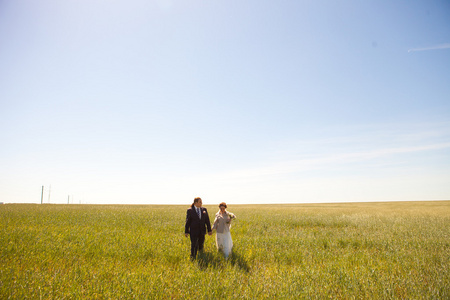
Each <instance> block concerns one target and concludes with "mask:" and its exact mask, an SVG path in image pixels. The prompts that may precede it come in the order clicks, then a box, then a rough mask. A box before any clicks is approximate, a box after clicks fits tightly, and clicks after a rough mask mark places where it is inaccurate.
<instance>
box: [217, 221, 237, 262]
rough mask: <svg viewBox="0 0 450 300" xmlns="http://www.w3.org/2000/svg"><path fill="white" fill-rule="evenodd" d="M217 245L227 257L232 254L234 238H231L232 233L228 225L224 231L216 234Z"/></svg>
mask: <svg viewBox="0 0 450 300" xmlns="http://www.w3.org/2000/svg"><path fill="white" fill-rule="evenodd" d="M216 246H217V249H219V250H220V251H222V252H223V255H224V256H225V257H228V256H229V255H230V253H231V249H232V248H233V240H232V239H231V233H230V229H229V228H228V227H225V230H224V232H223V233H217V234H216Z"/></svg>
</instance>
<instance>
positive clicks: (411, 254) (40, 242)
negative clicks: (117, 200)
mask: <svg viewBox="0 0 450 300" xmlns="http://www.w3.org/2000/svg"><path fill="white" fill-rule="evenodd" d="M206 207H207V208H208V211H209V214H210V217H211V218H213V215H214V213H215V212H216V209H217V207H216V206H206ZM186 208H187V207H186V206H125V205H123V206H121V205H111V206H94V205H26V204H20V205H13V204H6V205H2V206H0V245H1V248H0V298H1V299H24V298H28V299H64V298H69V299H76V298H84V299H131V298H135V299H184V298H195V299H216V298H225V299H235V298H241V299H301V298H315V299H316V298H344V299H353V298H358V299H365V298H384V299H394V298H402V299H407V298H416V299H417V298H426V299H446V298H447V299H448V298H450V270H449V267H450V201H439V202H392V203H358V204H316V205H312V204H296V205H235V206H232V205H230V208H229V209H230V210H231V211H232V212H234V213H235V214H236V215H237V216H238V219H237V220H236V222H234V224H233V227H232V229H231V231H232V236H233V241H234V249H233V254H232V256H231V257H230V258H229V259H228V260H226V259H224V258H223V257H222V255H221V254H220V253H218V252H217V251H216V249H215V245H214V236H212V237H209V236H207V237H206V242H205V251H204V253H202V254H200V255H199V257H198V259H197V260H196V261H194V262H192V261H190V259H189V253H190V241H189V239H188V238H185V237H184V234H183V230H184V220H185V211H186Z"/></svg>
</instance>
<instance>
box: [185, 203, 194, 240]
mask: <svg viewBox="0 0 450 300" xmlns="http://www.w3.org/2000/svg"><path fill="white" fill-rule="evenodd" d="M191 220H192V219H191V214H190V213H189V209H188V210H187V211H186V223H185V225H184V234H185V235H186V236H187V235H188V234H189V229H190V227H191Z"/></svg>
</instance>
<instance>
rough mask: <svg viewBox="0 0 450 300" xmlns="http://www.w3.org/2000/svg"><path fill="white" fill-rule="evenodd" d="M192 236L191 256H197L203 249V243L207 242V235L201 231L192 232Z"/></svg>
mask: <svg viewBox="0 0 450 300" xmlns="http://www.w3.org/2000/svg"><path fill="white" fill-rule="evenodd" d="M190 236H191V257H192V258H196V257H197V252H198V251H203V244H204V243H205V235H204V234H203V233H200V232H198V233H197V232H196V233H192V232H191V234H190Z"/></svg>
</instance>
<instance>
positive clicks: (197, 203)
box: [184, 197, 212, 259]
mask: <svg viewBox="0 0 450 300" xmlns="http://www.w3.org/2000/svg"><path fill="white" fill-rule="evenodd" d="M184 227H185V228H184V235H185V236H186V237H188V235H190V236H191V259H195V258H196V256H197V252H198V251H203V244H204V242H205V234H206V228H205V227H207V228H208V235H211V234H212V230H211V222H210V221H209V216H208V211H207V210H206V208H204V207H202V199H201V198H200V197H197V198H195V199H194V203H192V205H191V208H189V209H188V210H187V212H186V225H185V226H184Z"/></svg>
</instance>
